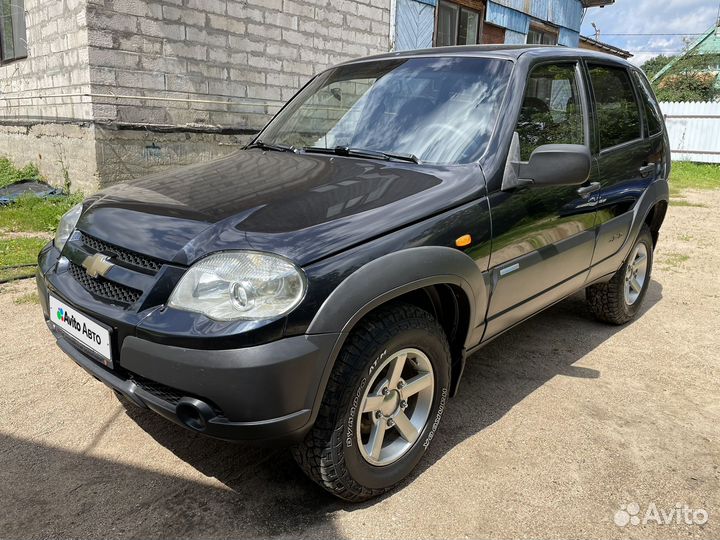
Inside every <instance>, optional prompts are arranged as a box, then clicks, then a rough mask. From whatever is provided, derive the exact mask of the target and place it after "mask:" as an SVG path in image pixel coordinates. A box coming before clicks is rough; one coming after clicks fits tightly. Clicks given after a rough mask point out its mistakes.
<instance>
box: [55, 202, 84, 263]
mask: <svg viewBox="0 0 720 540" xmlns="http://www.w3.org/2000/svg"><path fill="white" fill-rule="evenodd" d="M80 214H82V203H80V204H76V205H75V206H73V207H72V208H71V209H70V210H68V211H67V212H65V215H64V216H63V217H61V218H60V224H59V225H58V228H57V232H56V233H55V240H54V244H55V247H56V248H57V249H58V250H60V251H62V249H63V248H64V247H65V244H66V242H67V241H68V238H70V235H71V234H72V233H73V231H74V230H75V225H77V222H78V220H79V219H80Z"/></svg>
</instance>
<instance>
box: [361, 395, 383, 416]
mask: <svg viewBox="0 0 720 540" xmlns="http://www.w3.org/2000/svg"><path fill="white" fill-rule="evenodd" d="M384 400H385V396H368V397H367V398H365V407H363V410H362V412H364V413H366V412H375V411H379V410H380V407H382V404H383V401H384Z"/></svg>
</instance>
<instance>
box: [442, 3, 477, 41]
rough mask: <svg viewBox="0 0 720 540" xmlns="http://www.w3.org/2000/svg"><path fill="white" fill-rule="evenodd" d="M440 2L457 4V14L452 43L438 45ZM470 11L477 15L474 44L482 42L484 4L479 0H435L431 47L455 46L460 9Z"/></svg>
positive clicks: (458, 29)
mask: <svg viewBox="0 0 720 540" xmlns="http://www.w3.org/2000/svg"><path fill="white" fill-rule="evenodd" d="M442 3H446V4H454V5H456V6H457V8H458V10H457V15H456V18H455V38H454V44H453V45H438V30H439V28H440V5H441V4H442ZM463 10H465V11H471V12H473V13H477V15H478V30H477V37H476V42H475V44H477V45H480V44H482V37H483V29H484V25H485V10H486V5H485V3H484V2H481V1H480V0H437V5H436V9H435V29H434V31H433V47H456V46H457V44H458V43H457V42H458V37H459V32H460V16H461V13H462V11H463Z"/></svg>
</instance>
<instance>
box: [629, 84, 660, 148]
mask: <svg viewBox="0 0 720 540" xmlns="http://www.w3.org/2000/svg"><path fill="white" fill-rule="evenodd" d="M633 75H634V76H635V81H636V82H637V87H638V88H639V89H640V99H641V100H642V102H643V107H645V118H646V121H647V128H648V135H649V136H651V137H652V136H653V135H657V134H658V133H660V132H662V128H663V120H662V112H661V111H660V106H659V105H658V103H657V100H656V99H655V96H654V95H653V93H652V90H651V89H650V84H649V83H648V82H647V80H646V79H645V77H643V76H642V75H641V74H640V73H638V72H637V71H634V72H633Z"/></svg>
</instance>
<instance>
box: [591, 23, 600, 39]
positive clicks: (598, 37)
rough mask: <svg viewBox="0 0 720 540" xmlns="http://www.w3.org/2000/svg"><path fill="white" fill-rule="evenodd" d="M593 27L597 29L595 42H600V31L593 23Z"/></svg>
mask: <svg viewBox="0 0 720 540" xmlns="http://www.w3.org/2000/svg"><path fill="white" fill-rule="evenodd" d="M592 27H593V28H594V29H595V41H600V29H599V28H598V27H597V25H596V24H595V23H592Z"/></svg>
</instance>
